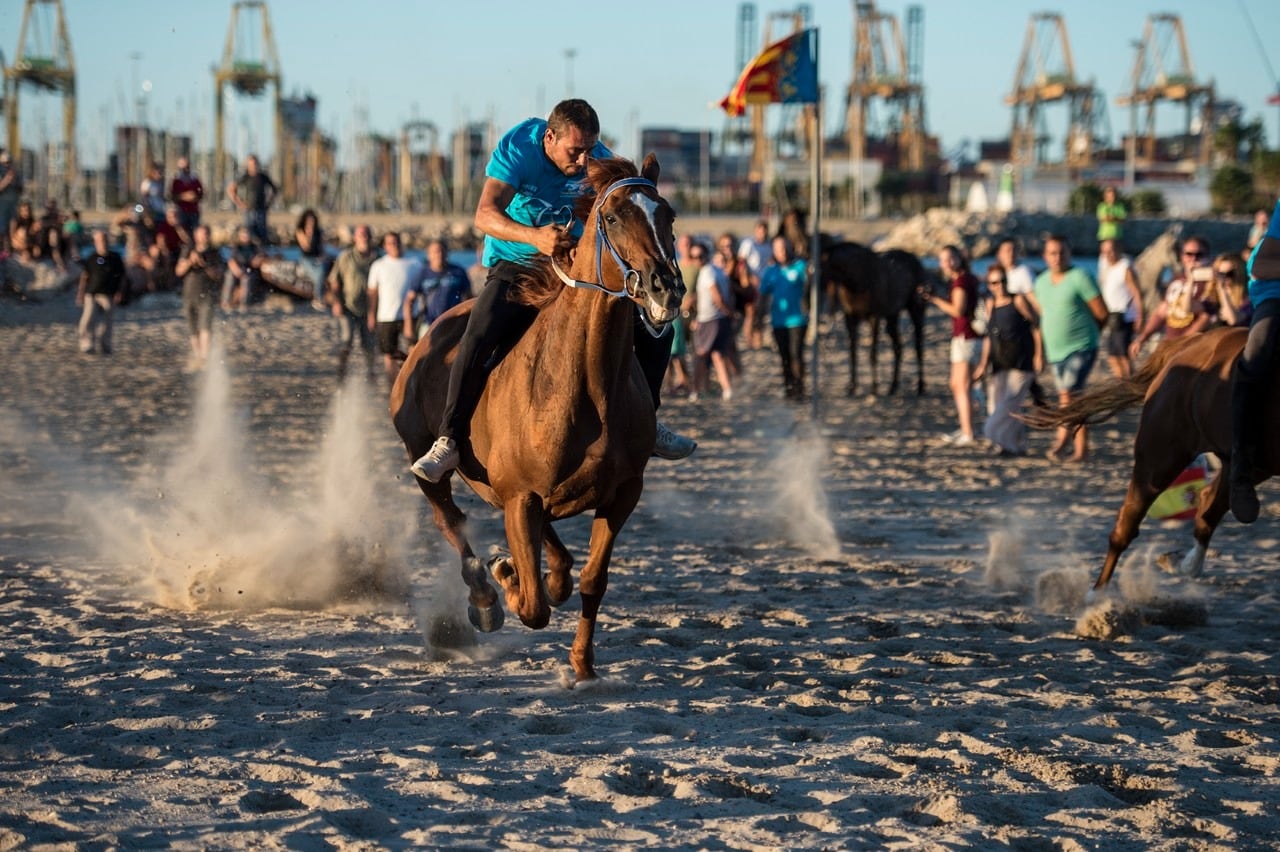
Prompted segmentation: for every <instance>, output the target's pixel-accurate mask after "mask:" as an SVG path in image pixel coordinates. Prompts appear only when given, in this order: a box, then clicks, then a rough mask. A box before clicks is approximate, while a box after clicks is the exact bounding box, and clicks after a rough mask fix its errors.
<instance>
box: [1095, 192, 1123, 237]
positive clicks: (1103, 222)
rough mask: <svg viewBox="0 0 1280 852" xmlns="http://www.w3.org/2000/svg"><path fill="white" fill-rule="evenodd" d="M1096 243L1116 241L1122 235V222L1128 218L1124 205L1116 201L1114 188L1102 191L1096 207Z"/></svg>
mask: <svg viewBox="0 0 1280 852" xmlns="http://www.w3.org/2000/svg"><path fill="white" fill-rule="evenodd" d="M1097 213H1098V242H1099V243H1101V242H1102V241H1103V240H1118V239H1120V237H1121V236H1122V235H1123V233H1124V220H1125V217H1126V216H1128V213H1126V212H1125V209H1124V205H1123V204H1121V203H1120V202H1119V201H1116V190H1115V187H1113V186H1109V187H1107V188H1106V189H1104V190H1102V203H1101V204H1099V205H1098V211H1097Z"/></svg>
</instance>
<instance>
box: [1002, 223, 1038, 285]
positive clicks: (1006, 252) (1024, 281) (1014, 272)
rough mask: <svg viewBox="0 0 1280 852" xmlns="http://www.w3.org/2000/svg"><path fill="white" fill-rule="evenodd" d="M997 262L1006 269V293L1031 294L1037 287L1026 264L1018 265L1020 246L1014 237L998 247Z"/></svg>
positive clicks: (1003, 241)
mask: <svg viewBox="0 0 1280 852" xmlns="http://www.w3.org/2000/svg"><path fill="white" fill-rule="evenodd" d="M996 260H998V261H1000V265H1001V266H1003V267H1004V277H1005V282H1006V286H1005V292H1006V293H1008V294H1009V295H1010V296H1016V295H1018V294H1019V293H1030V292H1031V291H1032V289H1033V288H1034V286H1035V281H1034V280H1033V277H1032V275H1031V270H1030V269H1029V268H1028V267H1027V265H1026V264H1025V263H1018V244H1017V241H1015V240H1014V239H1013V238H1012V237H1005V238H1004V239H1003V240H1001V241H1000V245H998V246H996Z"/></svg>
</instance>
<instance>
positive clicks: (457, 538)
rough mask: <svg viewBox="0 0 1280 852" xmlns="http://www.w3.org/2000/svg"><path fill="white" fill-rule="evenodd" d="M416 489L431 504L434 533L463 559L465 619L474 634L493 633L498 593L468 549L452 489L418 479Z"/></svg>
mask: <svg viewBox="0 0 1280 852" xmlns="http://www.w3.org/2000/svg"><path fill="white" fill-rule="evenodd" d="M418 485H419V486H421V488H422V493H424V494H426V495H427V502H428V503H430V504H431V511H432V518H433V520H434V521H435V525H436V529H438V530H440V534H441V535H443V536H444V537H445V540H446V541H448V542H449V543H450V544H451V545H453V547H454V549H455V550H457V551H458V556H459V557H461V558H462V579H463V581H464V582H465V583H466V584H467V588H469V589H470V590H471V592H470V594H469V595H468V596H467V602H468V603H469V604H470V606H469V607H468V609H467V617H468V618H469V619H470V620H471V624H472V625H473V626H475V628H476V629H477V630H480V631H483V632H485V633H492V632H493V631H495V630H497V629H498V628H499V627H501V626H502V622H503V615H502V607H501V606H499V605H498V590H497V589H495V588H494V587H493V586H492V585H491V584H490V583H489V578H488V576H487V575H486V574H485V570H484V564H483V563H482V562H481V561H480V560H479V559H478V558H477V557H476V554H475V551H473V550H472V549H471V542H470V541H468V540H467V536H466V533H465V532H463V528H464V527H463V525H464V524H465V523H466V521H467V516H466V515H465V514H463V512H462V510H461V509H459V508H458V504H457V503H455V502H453V489H452V487H451V486H450V484H449V480H448V479H445V480H443V481H441V482H426V481H424V480H421V479H419V480H418Z"/></svg>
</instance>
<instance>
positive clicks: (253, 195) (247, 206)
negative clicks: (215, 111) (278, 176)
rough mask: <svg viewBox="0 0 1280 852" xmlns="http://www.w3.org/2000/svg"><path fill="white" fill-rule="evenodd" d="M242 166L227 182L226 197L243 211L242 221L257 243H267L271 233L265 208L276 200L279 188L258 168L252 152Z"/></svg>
mask: <svg viewBox="0 0 1280 852" xmlns="http://www.w3.org/2000/svg"><path fill="white" fill-rule="evenodd" d="M244 166H245V171H244V174H242V175H240V178H239V179H238V180H234V181H232V182H231V183H229V184H227V198H230V199H231V203H232V204H234V205H235V206H236V207H237V208H239V209H240V210H242V211H244V223H245V225H247V226H248V227H249V231H250V233H252V234H253V238H254V239H255V240H257V241H258V244H259V245H263V246H265V245H269V244H270V243H271V233H270V231H268V230H267V210H268V209H269V208H270V207H271V203H272V202H273V201H275V200H276V194H277V193H278V192H279V189H278V188H277V187H276V185H275V182H274V181H273V180H271V178H270V177H268V176H267V173H266V172H264V171H262V169H261V168H259V166H258V158H257V157H256V156H254V155H253V154H250V155H249V157H248V159H246V160H245V162H244Z"/></svg>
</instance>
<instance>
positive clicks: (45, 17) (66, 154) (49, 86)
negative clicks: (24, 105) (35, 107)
mask: <svg viewBox="0 0 1280 852" xmlns="http://www.w3.org/2000/svg"><path fill="white" fill-rule="evenodd" d="M50 18H52V19H53V21H52V25H50V20H49V19H50ZM46 36H47V38H46ZM28 38H31V39H32V42H33V43H32V44H30V45H29V44H28ZM4 82H5V99H4V100H5V103H4V113H5V124H6V125H7V130H8V133H7V136H8V146H9V150H10V152H11V155H12V157H13V160H14V163H15V164H19V167H21V166H20V163H21V160H22V137H21V134H20V130H19V128H20V123H19V120H18V119H19V109H18V95H19V92H20V91H21V90H22V87H23V86H29V87H31V88H33V89H38V90H42V91H46V92H59V93H61V94H62V155H63V162H62V163H61V165H60V167H59V168H49V169H48V172H49V174H50V175H55V174H58V175H61V176H62V184H61V186H59V187H56V188H53V187H51V188H50V190H51V192H50V194H51V195H52V196H54V197H57V198H59V199H60V200H62V201H63V202H64V203H66V204H70V203H71V188H72V182H73V181H74V180H75V178H76V175H77V174H79V172H78V171H77V165H76V65H75V58H74V57H73V56H72V53H71V37H70V36H68V35H67V18H66V15H65V14H64V13H63V9H62V0H26V5H25V6H23V9H22V25H21V27H20V28H19V30H18V51H17V53H16V54H15V55H14V58H13V64H12V65H10V66H9V67H8V68H6V69H4Z"/></svg>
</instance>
